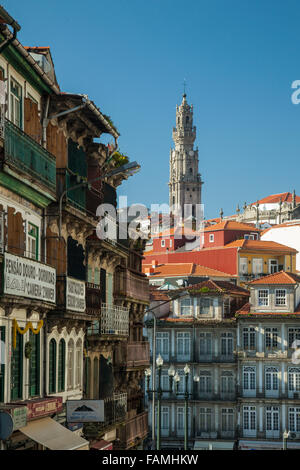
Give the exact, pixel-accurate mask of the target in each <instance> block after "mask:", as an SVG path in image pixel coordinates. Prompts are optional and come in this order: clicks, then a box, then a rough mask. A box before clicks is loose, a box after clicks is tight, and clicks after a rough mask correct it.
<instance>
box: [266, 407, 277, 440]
mask: <svg viewBox="0 0 300 470" xmlns="http://www.w3.org/2000/svg"><path fill="white" fill-rule="evenodd" d="M266 431H267V434H268V431H272V432H274V431H275V432H276V431H278V433H279V408H278V406H267V407H266ZM276 434H277V433H276Z"/></svg>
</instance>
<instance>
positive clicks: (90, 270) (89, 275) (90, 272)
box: [87, 266, 93, 282]
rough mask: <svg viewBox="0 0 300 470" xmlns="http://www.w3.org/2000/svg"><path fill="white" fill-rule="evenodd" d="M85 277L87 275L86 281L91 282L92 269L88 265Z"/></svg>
mask: <svg viewBox="0 0 300 470" xmlns="http://www.w3.org/2000/svg"><path fill="white" fill-rule="evenodd" d="M87 277H88V279H87V281H88V282H93V269H92V268H91V267H90V266H88V276H87Z"/></svg>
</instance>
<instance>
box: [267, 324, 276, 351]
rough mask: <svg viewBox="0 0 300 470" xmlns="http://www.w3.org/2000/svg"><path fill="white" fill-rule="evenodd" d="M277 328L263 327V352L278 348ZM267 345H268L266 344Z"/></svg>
mask: <svg viewBox="0 0 300 470" xmlns="http://www.w3.org/2000/svg"><path fill="white" fill-rule="evenodd" d="M278 334H279V333H278V328H277V327H271V326H266V327H265V335H264V336H265V350H266V351H268V350H272V349H277V348H278ZM268 343H269V344H268Z"/></svg>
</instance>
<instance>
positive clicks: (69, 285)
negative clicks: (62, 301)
mask: <svg viewBox="0 0 300 470" xmlns="http://www.w3.org/2000/svg"><path fill="white" fill-rule="evenodd" d="M66 305H67V310H74V311H75V312H84V311H85V282H84V281H78V280H77V279H73V278H72V277H67V280H66Z"/></svg>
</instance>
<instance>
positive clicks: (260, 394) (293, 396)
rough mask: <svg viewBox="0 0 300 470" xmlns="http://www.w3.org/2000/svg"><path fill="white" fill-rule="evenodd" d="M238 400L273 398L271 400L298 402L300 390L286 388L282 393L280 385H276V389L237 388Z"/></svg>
mask: <svg viewBox="0 0 300 470" xmlns="http://www.w3.org/2000/svg"><path fill="white" fill-rule="evenodd" d="M237 396H238V398H273V399H277V400H278V399H282V400H285V399H288V400H297V401H300V390H299V391H296V390H287V389H286V387H285V389H284V391H282V385H281V384H280V382H279V383H278V387H277V389H266V388H261V387H254V388H251V389H244V388H243V387H242V386H238V387H237Z"/></svg>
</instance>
